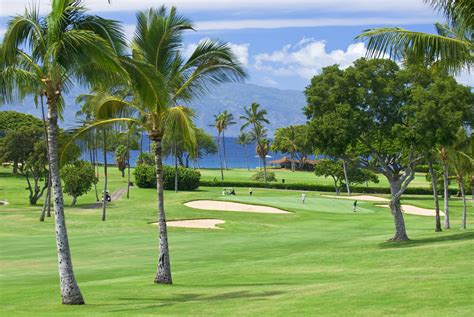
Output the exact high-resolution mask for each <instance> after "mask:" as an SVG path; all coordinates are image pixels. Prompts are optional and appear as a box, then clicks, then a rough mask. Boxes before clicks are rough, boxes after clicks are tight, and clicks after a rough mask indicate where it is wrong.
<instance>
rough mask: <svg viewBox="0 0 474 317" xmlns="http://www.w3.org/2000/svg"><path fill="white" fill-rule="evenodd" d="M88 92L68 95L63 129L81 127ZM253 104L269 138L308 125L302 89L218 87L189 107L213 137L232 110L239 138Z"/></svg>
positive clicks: (30, 105) (26, 104)
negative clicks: (218, 121)
mask: <svg viewBox="0 0 474 317" xmlns="http://www.w3.org/2000/svg"><path fill="white" fill-rule="evenodd" d="M86 92H87V91H86V90H85V89H84V88H81V87H75V88H73V89H72V90H71V91H70V92H69V93H68V94H67V95H65V96H64V99H65V101H66V109H65V111H64V114H63V120H62V122H61V126H63V127H64V128H72V127H74V126H77V125H78V122H77V119H76V112H77V111H78V110H79V109H80V107H79V105H77V104H76V102H75V98H76V96H78V95H80V94H83V93H86ZM252 102H256V103H258V104H260V105H261V108H263V109H266V110H267V112H268V119H269V121H270V125H269V126H268V127H267V128H268V132H269V136H272V135H273V133H274V132H275V130H276V129H277V128H279V127H284V126H288V125H292V124H303V123H304V122H305V116H304V115H303V112H302V108H303V107H304V105H305V104H306V99H305V96H304V94H303V92H302V91H298V90H281V89H277V88H270V87H263V86H258V85H253V84H246V83H228V84H222V85H219V86H216V87H215V88H214V89H213V90H212V91H211V92H209V93H208V94H206V95H204V96H201V97H200V98H199V99H196V100H194V101H193V102H191V103H190V104H189V106H190V107H192V108H194V109H195V110H196V114H197V115H196V119H195V122H196V125H197V126H198V127H200V128H204V129H205V130H206V131H207V132H209V133H211V134H215V129H214V128H213V127H212V126H211V125H212V123H213V120H214V115H215V114H217V113H219V112H220V111H223V110H228V111H230V112H231V113H232V114H233V115H234V117H235V119H236V120H235V121H236V122H237V124H236V125H234V126H231V127H230V128H229V129H228V130H227V131H226V136H236V135H237V134H238V133H239V130H240V126H241V124H242V122H241V120H240V119H239V117H240V116H241V115H243V114H244V107H248V106H250V105H251V104H252ZM0 110H15V111H19V112H24V113H29V114H32V115H35V116H37V117H41V109H36V108H35V105H34V102H33V98H32V97H27V98H25V99H24V100H23V101H18V102H15V103H12V104H8V105H4V106H2V107H0Z"/></svg>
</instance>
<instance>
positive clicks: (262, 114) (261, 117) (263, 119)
mask: <svg viewBox="0 0 474 317" xmlns="http://www.w3.org/2000/svg"><path fill="white" fill-rule="evenodd" d="M244 112H245V113H244V115H243V116H240V119H241V120H244V124H243V125H242V127H240V131H244V130H245V129H246V128H247V127H250V128H251V129H252V130H251V132H250V133H251V135H252V136H253V139H254V140H255V141H256V142H257V149H258V148H259V147H260V148H262V149H263V148H264V147H265V144H264V143H266V142H263V140H265V138H266V134H265V133H266V131H265V129H264V128H263V124H264V123H266V124H270V121H268V119H267V111H266V110H264V109H263V110H260V105H259V104H258V103H255V102H254V103H252V104H251V105H250V107H248V108H247V107H244ZM267 153H268V151H267ZM257 154H259V153H258V151H257ZM259 156H260V158H261V159H262V161H263V179H264V181H265V183H266V182H267V155H266V154H265V155H264V156H263V157H262V156H261V155H260V154H259Z"/></svg>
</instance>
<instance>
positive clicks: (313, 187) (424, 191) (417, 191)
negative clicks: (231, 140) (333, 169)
mask: <svg viewBox="0 0 474 317" xmlns="http://www.w3.org/2000/svg"><path fill="white" fill-rule="evenodd" d="M200 185H201V186H209V187H255V188H272V189H289V190H309V191H320V192H335V189H334V186H331V185H321V184H298V183H290V184H282V183H267V184H265V183H260V182H233V181H224V182H220V181H217V182H215V181H201V182H200ZM351 190H352V191H353V192H354V193H368V194H390V189H389V188H387V187H365V186H351ZM449 192H450V194H453V195H454V194H456V192H457V190H456V189H452V188H451V189H450V190H449ZM405 193H406V194H413V195H431V194H432V191H431V189H429V188H419V187H412V188H410V187H409V188H407V190H406V191H405Z"/></svg>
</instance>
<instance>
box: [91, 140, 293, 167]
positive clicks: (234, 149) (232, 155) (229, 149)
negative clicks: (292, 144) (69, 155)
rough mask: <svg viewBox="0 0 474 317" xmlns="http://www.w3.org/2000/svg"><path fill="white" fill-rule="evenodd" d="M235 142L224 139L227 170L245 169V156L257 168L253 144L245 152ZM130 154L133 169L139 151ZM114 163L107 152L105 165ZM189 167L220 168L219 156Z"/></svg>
mask: <svg viewBox="0 0 474 317" xmlns="http://www.w3.org/2000/svg"><path fill="white" fill-rule="evenodd" d="M236 140H237V138H235V137H226V138H225V145H226V156H227V167H228V168H247V162H246V160H245V157H246V156H247V160H248V165H249V167H250V168H257V167H259V166H260V165H261V164H262V163H261V160H260V159H259V158H258V157H257V155H256V153H255V144H248V145H247V146H245V150H244V147H242V146H241V145H239V144H237V143H236ZM216 143H217V142H216ZM221 147H222V145H221ZM149 148H150V141H149V139H148V138H145V136H144V139H143V151H144V152H146V151H148V149H149ZM99 152H100V153H98V161H99V163H103V162H104V160H103V155H102V153H101V151H99ZM130 152H131V153H130V154H131V155H130V165H131V166H132V167H134V166H135V165H136V160H137V157H138V155H139V154H140V151H137V150H132V151H130ZM222 153H223V151H222ZM245 153H246V154H247V155H246V156H245ZM268 156H269V157H268V159H267V160H268V161H271V160H275V159H279V158H280V157H282V156H284V154H281V153H274V152H270V153H268ZM89 157H90V156H89V153H83V155H82V159H83V160H85V161H90V159H89ZM114 162H115V161H114V153H113V152H107V164H114ZM165 164H166V165H173V164H174V157H167V158H166V159H165ZM189 165H190V167H196V168H219V167H220V162H219V155H218V154H217V153H216V154H210V155H207V156H205V157H203V158H201V159H199V160H197V161H190V162H189Z"/></svg>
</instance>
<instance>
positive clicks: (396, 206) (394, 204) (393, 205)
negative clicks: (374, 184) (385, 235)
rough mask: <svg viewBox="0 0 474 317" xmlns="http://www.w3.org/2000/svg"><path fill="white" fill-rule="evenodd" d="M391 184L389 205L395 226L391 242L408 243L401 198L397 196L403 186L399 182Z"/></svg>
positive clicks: (391, 182)
mask: <svg viewBox="0 0 474 317" xmlns="http://www.w3.org/2000/svg"><path fill="white" fill-rule="evenodd" d="M389 182H390V192H391V198H390V203H389V205H390V211H391V213H392V216H393V221H394V224H395V235H394V236H393V237H392V238H391V239H390V241H407V240H409V239H408V235H407V232H406V229H405V220H404V219H403V214H402V207H401V204H400V198H399V196H397V193H398V192H399V191H400V188H401V185H400V183H399V182H398V181H389Z"/></svg>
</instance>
